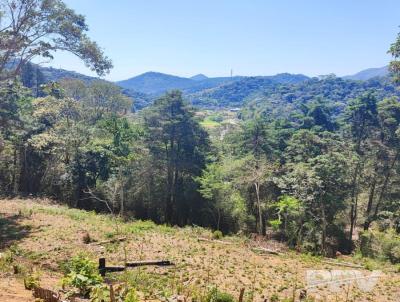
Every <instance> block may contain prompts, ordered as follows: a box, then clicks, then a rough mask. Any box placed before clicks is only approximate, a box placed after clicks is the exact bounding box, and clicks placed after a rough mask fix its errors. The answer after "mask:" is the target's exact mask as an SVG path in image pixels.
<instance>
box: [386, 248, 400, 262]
mask: <svg viewBox="0 0 400 302" xmlns="http://www.w3.org/2000/svg"><path fill="white" fill-rule="evenodd" d="M389 258H390V261H391V262H392V263H400V243H399V244H398V245H396V246H394V247H392V249H391V250H390V255H389Z"/></svg>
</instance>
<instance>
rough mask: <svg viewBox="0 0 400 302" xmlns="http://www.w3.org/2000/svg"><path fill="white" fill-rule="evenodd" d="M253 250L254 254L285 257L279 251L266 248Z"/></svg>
mask: <svg viewBox="0 0 400 302" xmlns="http://www.w3.org/2000/svg"><path fill="white" fill-rule="evenodd" d="M251 250H252V251H253V252H258V253H267V254H273V255H278V256H281V255H283V254H282V253H280V252H278V251H275V250H271V249H267V248H265V247H252V248H251Z"/></svg>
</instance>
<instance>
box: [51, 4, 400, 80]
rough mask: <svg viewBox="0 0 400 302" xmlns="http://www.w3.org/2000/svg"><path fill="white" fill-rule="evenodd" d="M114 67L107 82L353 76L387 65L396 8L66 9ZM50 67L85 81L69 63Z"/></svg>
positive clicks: (398, 14)
mask: <svg viewBox="0 0 400 302" xmlns="http://www.w3.org/2000/svg"><path fill="white" fill-rule="evenodd" d="M65 2H66V3H67V4H68V5H69V6H70V7H71V8H73V9H75V10H76V11H77V12H78V13H81V14H83V15H85V16H86V18H87V23H88V25H89V27H90V31H89V36H90V37H91V38H93V39H94V40H96V41H97V42H98V43H99V44H100V45H101V46H102V48H103V49H104V51H105V52H106V54H107V55H108V56H109V57H110V58H111V59H112V60H113V63H114V69H113V70H112V71H111V73H110V75H108V76H107V79H110V80H123V79H126V78H129V77H132V76H135V75H138V74H140V73H143V72H146V71H159V72H165V73H170V74H175V75H179V76H192V75H194V74H197V73H204V74H205V75H207V76H227V75H229V73H230V70H231V69H233V72H234V74H235V75H272V74H276V73H280V72H290V73H303V74H306V75H310V76H315V75H321V74H328V73H335V74H337V75H346V74H353V73H355V72H358V71H360V70H362V69H366V68H370V67H381V66H384V65H386V64H387V63H388V62H389V60H390V56H389V55H387V53H386V52H387V50H388V48H389V45H390V44H391V43H392V42H393V41H394V40H395V38H396V35H397V32H399V31H400V29H399V25H400V1H399V0H66V1H65ZM51 65H52V66H54V67H61V68H65V69H69V70H75V71H78V72H81V73H84V74H89V75H90V74H91V73H90V71H89V70H88V69H87V68H85V66H84V65H83V64H81V63H80V62H79V60H78V59H76V58H74V57H73V56H72V55H66V54H63V53H57V54H56V59H55V60H54V61H53V62H52V63H51Z"/></svg>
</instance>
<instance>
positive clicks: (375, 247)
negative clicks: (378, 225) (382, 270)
mask: <svg viewBox="0 0 400 302" xmlns="http://www.w3.org/2000/svg"><path fill="white" fill-rule="evenodd" d="M360 251H361V254H362V255H363V256H364V257H370V258H377V259H381V260H390V261H391V262H392V263H394V264H395V263H400V257H399V256H400V236H399V235H398V234H396V232H395V231H394V230H392V229H389V230H387V231H384V232H381V231H378V230H370V231H365V232H362V233H361V235H360Z"/></svg>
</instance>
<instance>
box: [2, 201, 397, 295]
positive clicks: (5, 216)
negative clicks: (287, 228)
mask: <svg viewBox="0 0 400 302" xmlns="http://www.w3.org/2000/svg"><path fill="white" fill-rule="evenodd" d="M0 204H1V208H0V239H1V242H0V249H1V250H0V252H5V251H6V250H7V247H8V248H9V247H10V245H13V247H12V249H13V250H14V251H16V253H17V254H18V257H17V258H18V263H19V264H20V265H21V266H22V267H23V268H24V269H27V268H29V267H32V266H34V267H35V268H36V269H39V270H40V271H41V275H42V279H43V280H44V281H43V283H44V285H45V286H46V287H52V288H54V289H56V288H58V287H59V279H60V278H61V273H60V268H59V264H60V263H62V262H63V261H65V260H66V259H68V258H69V257H71V256H73V255H76V254H77V253H79V252H85V253H86V254H88V255H90V257H92V258H93V259H96V260H97V258H99V257H100V256H103V257H106V258H107V261H108V262H109V263H111V264H122V263H123V261H124V252H123V247H124V244H121V243H117V244H107V245H105V246H99V245H94V244H84V243H83V242H82V236H83V234H84V233H85V232H89V234H90V236H91V237H92V238H93V239H95V240H98V241H101V240H107V239H108V238H112V237H117V236H121V235H123V236H127V238H128V241H127V242H126V250H127V252H128V253H127V254H128V260H143V259H169V260H172V261H173V262H174V263H176V266H175V267H169V268H156V267H147V268H141V269H132V270H129V271H128V272H126V273H117V274H114V275H110V277H111V278H115V279H119V280H121V279H125V280H126V279H129V280H131V281H132V280H135V281H136V282H135V284H136V286H137V288H138V289H139V290H140V292H141V293H142V294H143V297H147V298H160V297H163V296H165V297H169V296H171V295H172V294H174V293H177V292H180V293H184V294H186V295H188V296H193V295H199V294H201V293H202V292H204V291H205V288H206V287H209V286H212V285H217V286H218V287H219V288H220V289H223V290H225V291H228V292H230V293H231V294H233V295H235V296H237V295H238V293H239V289H240V288H242V287H244V288H245V289H246V293H247V295H251V293H254V297H255V299H254V301H260V300H261V299H264V298H269V297H271V296H272V295H274V294H276V295H278V296H279V297H281V298H284V297H290V296H292V293H293V287H294V285H295V284H297V287H300V288H301V287H303V286H304V285H305V284H304V282H305V280H304V279H305V273H306V271H307V270H308V269H345V268H342V267H334V266H331V265H327V264H323V263H321V259H318V258H315V257H308V256H304V255H296V254H294V253H287V254H285V255H284V256H272V255H266V256H265V255H259V254H256V253H254V252H252V251H251V249H250V248H249V245H254V244H256V243H255V242H251V241H249V240H247V239H244V238H239V237H229V238H225V239H224V240H227V241H231V242H232V243H233V244H230V245H224V244H219V243H210V242H203V241H201V242H200V241H198V238H199V237H207V236H210V235H211V233H210V232H209V231H207V230H204V229H201V228H191V227H187V228H182V229H179V228H170V227H166V226H156V225H155V224H153V223H152V222H142V221H137V222H127V223H123V222H119V223H118V228H119V234H116V231H115V230H116V223H115V220H113V219H112V218H111V217H110V216H107V215H96V214H94V213H90V212H85V211H80V210H75V209H68V208H66V207H63V206H57V205H50V204H47V203H45V202H43V201H40V202H39V201H35V200H0ZM258 244H259V243H258ZM353 260H354V259H345V261H353ZM369 266H370V267H371V264H369ZM379 269H384V271H385V274H384V276H383V277H382V278H381V279H380V280H379V283H378V285H377V286H376V287H375V290H374V291H372V292H370V293H363V292H360V291H359V290H357V289H352V290H350V293H349V297H350V299H348V301H399V300H400V290H399V288H400V275H399V274H396V273H394V272H393V269H394V267H392V266H387V267H383V266H382V265H380V266H379ZM6 277H7V278H6ZM296 280H297V281H296ZM21 284H22V280H21V279H18V276H14V275H12V274H10V272H9V268H7V267H5V266H3V267H2V266H1V261H0V301H2V302H3V301H6V302H8V301H29V300H27V299H28V298H27V297H28V296H29V294H27V292H26V291H25V292H24V291H23V289H22V286H21ZM316 294H319V295H321V296H322V297H326V299H325V300H324V301H346V300H345V296H346V295H347V291H346V290H345V289H344V290H342V291H340V292H339V293H336V294H332V293H331V292H329V291H328V290H327V289H326V288H322V289H320V290H318V291H317V293H316ZM314 295H315V294H314Z"/></svg>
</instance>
